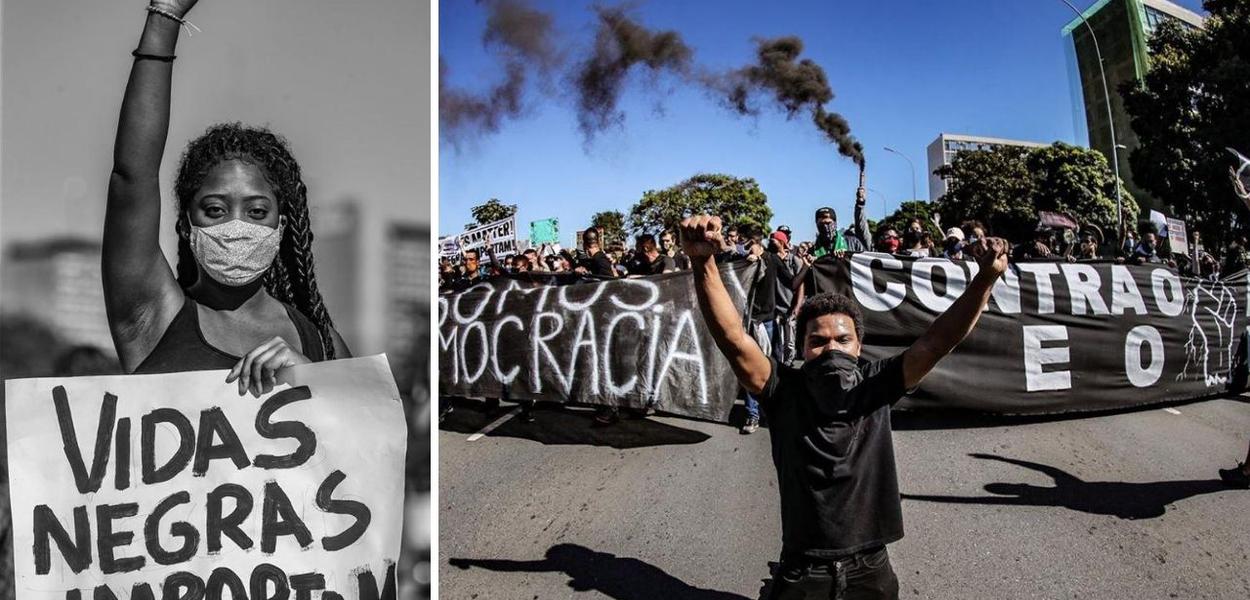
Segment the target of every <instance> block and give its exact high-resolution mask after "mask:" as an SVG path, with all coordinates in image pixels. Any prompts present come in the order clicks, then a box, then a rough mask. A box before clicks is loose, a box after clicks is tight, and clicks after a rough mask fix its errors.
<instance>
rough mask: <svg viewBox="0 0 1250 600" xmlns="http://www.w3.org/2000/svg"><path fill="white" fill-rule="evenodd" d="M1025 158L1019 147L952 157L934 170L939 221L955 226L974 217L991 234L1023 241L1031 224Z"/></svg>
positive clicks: (1034, 217) (1033, 216)
mask: <svg viewBox="0 0 1250 600" xmlns="http://www.w3.org/2000/svg"><path fill="white" fill-rule="evenodd" d="M1028 154H1029V150H1028V149H1027V148H1022V147H1019V146H998V147H996V148H994V149H992V150H977V151H966V152H959V153H956V154H955V159H954V160H952V161H951V163H950V164H949V165H943V166H942V167H941V168H939V169H938V170H937V171H935V173H936V174H937V175H938V176H939V177H941V178H942V179H945V180H946V186H947V187H946V193H945V194H943V195H942V197H941V198H938V199H937V202H936V203H935V204H936V205H937V206H936V209H937V210H938V212H940V213H941V215H942V222H943V223H953V224H956V225H958V224H959V223H963V222H964V221H970V220H973V219H975V220H979V221H981V222H982V223H985V225H986V226H987V227H989V230H990V231H991V232H993V234H994V235H998V236H1004V237H1007V238H1009V239H1025V237H1027V232H1028V230H1029V229H1031V228H1032V227H1033V226H1035V225H1036V224H1037V211H1036V210H1034V208H1033V205H1032V203H1031V202H1030V201H1029V200H1030V196H1032V194H1033V181H1032V178H1030V177H1029V169H1028V161H1027V157H1028ZM1022 235H1023V236H1025V237H1021V236H1022Z"/></svg>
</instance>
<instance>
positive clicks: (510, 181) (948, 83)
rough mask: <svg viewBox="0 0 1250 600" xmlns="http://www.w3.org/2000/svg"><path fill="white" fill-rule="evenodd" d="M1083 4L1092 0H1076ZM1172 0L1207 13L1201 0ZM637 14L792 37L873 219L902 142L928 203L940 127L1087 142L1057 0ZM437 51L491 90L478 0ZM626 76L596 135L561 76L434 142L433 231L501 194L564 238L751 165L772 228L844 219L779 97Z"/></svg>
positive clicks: (836, 173) (711, 49)
mask: <svg viewBox="0 0 1250 600" xmlns="http://www.w3.org/2000/svg"><path fill="white" fill-rule="evenodd" d="M1073 3H1074V4H1076V5H1077V6H1078V7H1079V8H1082V9H1084V8H1085V7H1086V6H1088V5H1090V4H1091V1H1090V0H1073ZM1178 4H1181V5H1183V6H1185V7H1186V8H1189V9H1191V10H1195V11H1198V12H1201V2H1200V0H1179V1H1178ZM534 6H535V7H537V8H540V9H542V10H544V11H547V12H550V13H552V14H553V15H554V17H555V26H556V29H557V30H558V32H559V34H560V35H561V40H562V42H561V47H562V48H563V49H564V50H565V52H566V57H568V56H572V57H576V56H577V55H578V54H579V53H581V52H583V50H582V49H584V48H586V47H588V46H589V45H590V44H591V43H592V40H593V36H594V27H595V13H594V11H593V8H592V7H593V4H592V3H591V2H567V1H557V0H534ZM630 6H631V7H632V15H633V17H634V18H635V19H636V20H637V21H639V22H640V23H642V24H644V25H645V26H647V27H648V28H650V29H653V30H654V29H673V30H676V31H677V32H679V33H680V34H681V36H682V37H683V38H684V39H685V41H686V43H687V44H688V45H689V46H691V47H692V48H693V49H694V53H695V54H694V58H695V61H696V62H697V63H700V64H702V65H705V66H707V67H709V68H714V69H729V68H734V67H739V66H743V65H745V64H747V63H749V62H751V61H752V60H753V59H754V44H753V42H752V39H753V38H757V37H777V36H782V35H797V36H799V37H800V38H802V39H803V41H804V42H805V45H806V48H805V51H804V56H806V57H808V58H811V59H813V60H814V61H815V62H816V63H818V64H819V65H821V66H822V67H823V68H824V69H825V71H826V73H827V75H828V79H829V83H830V86H831V87H832V88H833V90H834V93H835V94H836V97H835V98H834V100H833V101H832V102H831V103H829V104H828V105H827V108H828V109H829V110H831V111H834V112H838V113H840V114H842V115H843V116H845V117H846V118H847V120H848V121H849V122H850V125H851V130H852V133H853V134H854V135H855V136H856V137H858V138H859V140H860V141H861V142H862V143H863V145H864V146H865V149H866V150H865V155H866V159H867V165H868V170H867V173H868V175H867V176H868V187H870V188H873V189H875V190H878V191H879V192H880V194H878V193H870V194H869V211H870V212H869V216H870V217H871V218H880V217H881V216H882V212H883V210H884V209H883V208H882V203H883V196H884V202H885V207H886V209H888V210H889V211H891V212H892V211H893V210H894V209H895V208H896V207H897V205H898V203H899V202H900V201H902V200H906V199H908V198H909V197H910V196H911V189H912V188H911V186H912V178H911V177H912V176H911V171H910V168H909V167H908V164H907V162H906V161H905V160H904V159H902V158H900V157H899V156H897V155H894V154H890V153H888V152H885V151H884V150H883V149H882V147H883V146H890V147H892V148H895V149H897V150H899V151H901V152H903V153H904V154H906V155H907V156H908V157H909V158H910V159H911V160H912V161H913V162H914V163H915V169H916V187H917V195H918V196H919V197H920V198H921V199H927V198H928V183H927V181H928V179H927V174H926V171H927V168H926V165H927V160H926V157H925V148H926V147H927V146H928V144H929V143H930V142H932V141H933V140H934V139H935V138H936V137H937V135H938V134H939V133H942V132H946V133H963V134H971V135H985V136H993V137H1004V138H1014V139H1021V140H1030V141H1037V142H1044V143H1049V142H1054V141H1064V142H1068V143H1077V144H1081V145H1084V144H1086V143H1087V140H1085V139H1083V137H1082V139H1077V137H1076V136H1077V133H1076V132H1077V128H1076V126H1075V125H1074V114H1073V97H1072V92H1071V89H1070V86H1069V73H1068V64H1067V60H1068V58H1067V56H1068V55H1067V53H1066V51H1065V48H1064V38H1063V37H1062V36H1061V34H1060V29H1062V27H1063V26H1064V25H1065V24H1067V23H1068V22H1069V21H1071V20H1072V19H1073V18H1075V15H1074V13H1072V11H1071V9H1069V8H1068V7H1067V6H1065V5H1064V4H1063V3H1062V2H1061V1H1060V0H1027V1H1025V0H1005V1H985V0H942V1H938V0H880V1H873V2H868V1H857V2H850V1H846V0H839V1H832V2H831V1H827V0H826V1H819V0H805V1H801V2H767V3H765V2H752V1H749V0H718V1H709V0H701V1H690V2H660V1H656V0H651V1H649V2H646V1H644V2H636V3H632V4H630ZM439 7H440V8H439V11H440V13H439V21H440V23H439V27H440V29H439V44H440V54H441V56H442V57H443V59H444V60H445V61H446V64H447V67H448V81H449V83H450V84H452V85H454V86H456V87H458V88H461V89H466V90H470V91H481V90H484V89H488V88H489V86H490V84H491V83H492V82H494V81H497V80H498V79H499V76H500V72H501V68H502V67H501V64H500V62H499V61H498V59H497V58H496V57H495V56H494V55H492V54H491V53H489V52H488V51H487V50H485V49H484V47H483V44H482V31H483V27H484V24H485V17H486V14H485V8H484V7H483V6H481V5H480V4H478V3H477V2H474V1H473V0H442V1H441V2H440V4H439ZM643 81H644V79H643V78H641V77H638V76H634V77H633V78H632V79H631V80H630V84H629V85H627V87H626V91H625V94H624V96H623V101H622V108H623V109H624V111H625V113H626V117H625V120H624V123H623V124H622V126H620V127H617V128H615V129H612V130H610V131H608V132H606V133H605V134H602V135H600V136H598V137H597V138H596V139H595V140H594V141H593V143H592V144H591V145H590V146H589V147H588V148H587V147H585V146H584V144H583V140H582V137H581V134H580V133H579V131H578V129H577V120H576V115H575V111H574V110H573V106H574V100H573V98H572V96H570V95H569V94H568V93H567V92H566V91H565V88H567V86H566V85H565V84H563V83H562V82H559V81H557V82H556V83H555V84H553V85H552V86H551V87H553V88H555V93H549V92H543V91H542V90H540V89H538V88H533V87H531V88H530V89H528V90H527V95H526V97H525V100H526V110H525V113H524V114H523V115H522V116H521V117H520V118H518V119H516V120H513V121H509V122H505V123H504V125H503V127H502V128H501V129H500V131H498V132H496V133H491V134H484V135H481V136H478V137H477V138H475V139H472V140H470V142H469V143H462V144H460V145H459V147H458V148H457V147H455V146H453V145H452V144H450V143H448V142H447V141H446V140H442V141H440V145H439V151H440V152H439V210H440V212H439V221H440V222H439V232H440V233H442V234H447V233H454V232H457V231H460V230H462V229H463V227H464V224H465V223H468V222H470V221H472V218H471V215H470V213H469V209H470V208H471V207H472V206H474V205H476V204H480V203H481V202H483V201H485V200H487V199H488V198H491V197H497V198H499V199H500V200H502V201H504V202H506V203H509V204H517V205H519V208H520V210H519V213H518V215H517V218H518V225H519V226H518V229H519V230H520V233H521V235H523V236H524V235H526V232H528V223H529V222H530V221H532V220H537V219H542V218H547V217H558V218H559V219H560V225H561V238H562V240H561V241H562V242H563V243H565V244H569V243H571V242H572V237H573V231H574V230H576V229H581V228H584V226H585V224H586V223H587V222H588V221H589V218H590V216H591V215H592V214H594V213H595V212H598V211H600V210H613V209H615V210H620V211H622V212H626V213H627V212H628V210H629V207H630V206H631V205H632V204H633V203H635V202H636V201H637V200H638V199H639V198H640V197H641V196H642V193H643V192H644V191H646V190H650V189H662V188H664V187H667V186H670V185H672V184H675V183H677V182H679V181H681V180H683V179H685V178H687V177H689V176H691V175H693V174H695V173H697V172H723V173H728V174H731V175H735V176H739V177H753V178H755V179H756V180H757V181H758V182H759V184H760V187H761V189H762V190H763V191H764V192H765V193H766V194H767V195H768V199H769V204H770V206H771V207H772V209H773V212H774V214H775V216H774V218H773V221H772V225H773V226H774V227H776V226H779V225H782V224H787V225H790V226H791V227H792V228H793V229H794V231H795V233H796V234H797V235H798V236H799V238H800V239H811V238H812V237H813V236H814V225H813V224H812V212H813V211H814V209H815V208H817V207H819V206H821V205H826V204H828V205H831V206H833V207H834V208H835V209H837V211H838V214H839V217H840V221H841V222H843V223H849V221H850V214H851V207H852V205H853V200H854V193H855V186H856V183H857V182H856V179H857V177H858V172H857V170H856V168H855V165H854V164H853V163H851V162H850V161H849V160H847V159H845V158H842V157H840V156H839V155H838V154H837V153H836V151H835V150H834V148H833V146H831V145H830V144H829V143H827V142H826V141H824V139H823V137H822V136H821V134H820V133H819V132H818V131H817V130H816V129H815V128H814V127H813V126H812V124H811V122H810V121H809V120H807V119H805V118H803V117H798V118H795V119H793V120H790V121H787V120H786V119H785V116H784V114H783V113H781V112H780V111H778V110H775V109H774V110H766V111H765V112H764V113H763V114H762V115H761V116H760V117H758V118H743V117H738V116H736V115H734V114H732V113H731V112H729V111H727V110H725V109H724V108H722V107H721V106H720V105H718V104H717V103H716V102H714V101H712V100H710V99H709V97H708V96H707V95H706V94H705V93H703V92H701V91H698V90H694V89H690V88H689V86H686V85H684V84H683V83H681V82H680V81H678V80H676V79H663V78H662V79H661V80H660V82H659V83H660V85H659V88H660V89H661V90H663V93H656V92H653V91H648V89H647V87H646V86H643V85H639V84H640V82H643Z"/></svg>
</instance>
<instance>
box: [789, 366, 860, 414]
mask: <svg viewBox="0 0 1250 600" xmlns="http://www.w3.org/2000/svg"><path fill="white" fill-rule="evenodd" d="M802 372H803V379H804V381H806V382H807V391H808V392H809V393H810V394H811V395H812V398H815V399H816V405H817V406H820V407H822V408H823V407H828V408H830V409H831V410H830V411H829V412H830V413H831V414H832V413H836V412H838V411H841V410H843V409H844V408H845V404H846V395H847V393H848V392H849V391H850V390H851V389H852V388H854V387H855V386H856V385H858V384H859V380H860V372H859V361H858V360H856V359H855V357H854V356H851V355H850V354H847V353H845V352H842V351H841V350H826V351H824V352H822V353H821V354H820V356H818V357H816V358H814V359H812V360H809V361H806V362H804V363H803V367H802Z"/></svg>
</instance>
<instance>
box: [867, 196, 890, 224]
mask: <svg viewBox="0 0 1250 600" xmlns="http://www.w3.org/2000/svg"><path fill="white" fill-rule="evenodd" d="M868 191H870V192H872V193H874V194H876V195H878V196H881V220H882V221H884V220H885V218H886V217H888V216H890V214H889V212H887V210H888V209H887V208H886V206H885V194H882V193H881V192H879V191H877V190H874V189H872V188H868Z"/></svg>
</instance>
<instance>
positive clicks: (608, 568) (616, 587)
mask: <svg viewBox="0 0 1250 600" xmlns="http://www.w3.org/2000/svg"><path fill="white" fill-rule="evenodd" d="M447 562H448V564H450V565H451V566H453V567H457V568H460V569H469V568H473V567H476V568H479V569H486V570H489V571H496V572H503V573H516V572H523V573H564V574H565V575H568V576H569V582H568V586H569V587H570V588H572V589H573V590H574V591H578V592H589V591H596V592H599V593H601V594H603V595H605V596H608V597H609V598H615V599H616V600H652V599H653V598H671V599H673V600H751V599H750V598H747V597H746V596H741V595H738V594H731V593H729V592H719V591H716V590H705V589H702V588H697V587H694V586H692V585H690V584H688V583H686V582H684V581H682V580H680V579H677V578H676V577H673V576H672V575H669V574H668V573H666V572H665V571H664V569H661V568H659V567H657V566H655V565H652V564H650V563H647V562H643V561H641V560H638V559H636V558H630V557H619V556H616V555H615V554H609V553H607V552H596V551H594V550H591V549H590V548H586V547H585V546H579V545H577V544H556V545H555V546H552V547H551V548H548V549H547V554H546V556H545V557H544V558H543V559H542V560H507V559H496V558H452V559H450V560H448V561H447Z"/></svg>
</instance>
